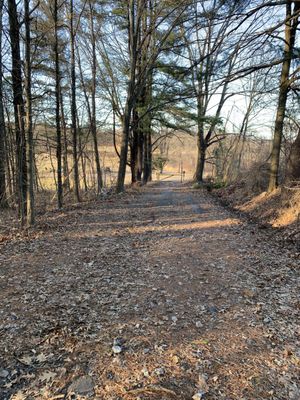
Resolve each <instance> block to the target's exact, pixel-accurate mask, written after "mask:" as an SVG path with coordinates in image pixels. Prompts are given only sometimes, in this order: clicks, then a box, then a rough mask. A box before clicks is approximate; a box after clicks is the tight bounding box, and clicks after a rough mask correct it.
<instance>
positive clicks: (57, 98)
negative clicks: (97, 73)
mask: <svg viewBox="0 0 300 400" xmlns="http://www.w3.org/2000/svg"><path fill="white" fill-rule="evenodd" d="M53 19H54V49H53V50H54V58H55V123H56V162H57V167H56V174H57V207H58V208H62V206H63V184H62V140H61V118H60V108H61V104H60V98H61V85H60V81H61V76H60V60H59V50H58V4H57V0H54V15H53Z"/></svg>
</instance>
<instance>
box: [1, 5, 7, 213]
mask: <svg viewBox="0 0 300 400" xmlns="http://www.w3.org/2000/svg"><path fill="white" fill-rule="evenodd" d="M3 2H4V1H3V0H0V48H2V16H3ZM5 136H6V132H5V119H4V108H3V81H2V52H1V51H0V208H1V207H4V206H5V205H6V190H5V189H6V184H5V181H6V180H5V160H6V152H5Z"/></svg>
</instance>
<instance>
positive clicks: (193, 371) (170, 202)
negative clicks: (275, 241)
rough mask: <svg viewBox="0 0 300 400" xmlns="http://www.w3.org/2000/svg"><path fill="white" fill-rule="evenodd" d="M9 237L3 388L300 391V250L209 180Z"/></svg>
mask: <svg viewBox="0 0 300 400" xmlns="http://www.w3.org/2000/svg"><path fill="white" fill-rule="evenodd" d="M0 250H1V254H0V265H1V267H0V304H1V308H0V334H1V341H0V399H1V400H5V399H18V400H21V399H26V400H29V399H30V400H33V399H75V398H90V399H99V400H100V399H105V400H106V399H111V400H113V399H114V400H117V399H119V400H121V399H125V400H127V399H140V400H142V399H192V398H194V399H201V398H204V399H208V400H209V399H214V400H216V399H218V400H219V399H226V400H231V399H232V400H233V399H234V400H242V399H244V400H246V399H247V400H259V399H273V400H286V399H292V400H299V399H300V382H299V376H300V374H299V372H300V346H299V344H300V343H299V339H300V327H299V321H300V320H299V312H300V301H299V287H300V280H299V259H297V258H293V255H292V254H291V253H288V252H287V251H282V250H281V249H280V248H279V247H276V246H275V245H272V244H271V243H268V242H267V236H266V235H265V234H264V232H259V231H257V229H256V228H255V227H254V226H251V225H248V224H246V223H245V222H243V221H240V220H239V219H237V217H236V216H235V215H233V214H231V213H230V212H229V211H227V210H225V209H224V208H222V207H221V206H219V205H218V204H216V203H215V202H214V200H212V199H211V197H209V196H208V195H207V194H206V193H202V192H201V191H193V190H191V189H189V188H188V187H185V186H182V185H179V184H175V183H161V184H160V185H154V186H152V187H149V188H147V189H143V190H142V193H141V194H137V195H135V196H127V197H125V199H124V198H123V197H122V198H120V199H116V200H110V201H106V202H105V203H98V204H97V203H95V204H91V205H89V206H80V207H79V208H76V209H74V210H72V211H69V212H65V213H62V214H58V213H56V214H53V215H52V217H51V218H49V226H48V227H47V226H45V227H44V232H43V233H40V234H39V235H38V237H37V238H35V239H34V240H21V239H20V240H16V241H14V242H7V243H6V244H2V246H1V248H0ZM72 393H73V394H72ZM193 396H194V397H193Z"/></svg>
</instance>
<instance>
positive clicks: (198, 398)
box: [192, 392, 205, 400]
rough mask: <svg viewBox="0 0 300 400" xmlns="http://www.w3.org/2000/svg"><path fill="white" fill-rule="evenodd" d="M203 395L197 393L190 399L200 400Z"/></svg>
mask: <svg viewBox="0 0 300 400" xmlns="http://www.w3.org/2000/svg"><path fill="white" fill-rule="evenodd" d="M204 395H205V393H203V392H197V393H196V394H194V396H193V397H192V399H193V400H202V399H203V396H204Z"/></svg>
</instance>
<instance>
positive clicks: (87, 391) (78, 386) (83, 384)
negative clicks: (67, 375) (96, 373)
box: [68, 375, 95, 397]
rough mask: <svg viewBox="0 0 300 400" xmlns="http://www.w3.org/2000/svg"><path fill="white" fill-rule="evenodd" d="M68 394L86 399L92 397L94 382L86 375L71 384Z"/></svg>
mask: <svg viewBox="0 0 300 400" xmlns="http://www.w3.org/2000/svg"><path fill="white" fill-rule="evenodd" d="M68 393H74V394H78V395H81V396H86V397H91V396H94V394H95V393H94V382H93V380H92V378H91V377H90V376H88V375H86V376H81V377H80V378H78V379H76V381H74V382H73V383H71V385H70V386H69V389H68Z"/></svg>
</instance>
